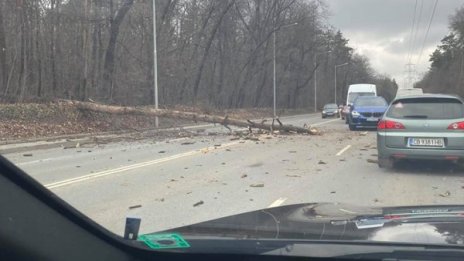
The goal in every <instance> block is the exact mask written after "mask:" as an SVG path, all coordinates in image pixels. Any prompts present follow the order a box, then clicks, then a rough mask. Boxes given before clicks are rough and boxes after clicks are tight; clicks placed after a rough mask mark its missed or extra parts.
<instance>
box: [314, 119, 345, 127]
mask: <svg viewBox="0 0 464 261" xmlns="http://www.w3.org/2000/svg"><path fill="white" fill-rule="evenodd" d="M334 121H340V119H339V118H336V119H333V120H329V121H322V122H317V123H314V124H309V125H310V126H318V125H323V124H326V123H330V122H334Z"/></svg>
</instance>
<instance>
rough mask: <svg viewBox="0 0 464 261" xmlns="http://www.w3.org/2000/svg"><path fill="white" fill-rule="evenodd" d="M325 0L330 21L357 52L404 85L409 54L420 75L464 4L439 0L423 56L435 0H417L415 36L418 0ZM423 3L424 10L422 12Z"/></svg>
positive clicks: (425, 69)
mask: <svg viewBox="0 0 464 261" xmlns="http://www.w3.org/2000/svg"><path fill="white" fill-rule="evenodd" d="M325 2H326V3H327V5H328V7H329V12H330V17H329V23H330V24H331V25H332V26H334V27H335V28H337V29H340V30H341V31H342V33H343V34H344V35H345V37H346V38H348V39H349V45H350V46H351V47H353V48H355V50H356V52H357V53H359V54H363V55H366V56H367V57H369V59H370V61H371V64H372V66H373V67H374V69H375V70H376V71H377V72H379V73H383V74H387V75H390V76H392V77H394V78H395V79H396V81H397V83H398V84H399V85H400V86H402V85H404V76H405V75H406V73H405V71H406V66H405V65H406V63H408V54H409V53H411V63H413V64H416V65H415V69H416V71H417V72H418V74H417V75H418V77H420V76H421V75H422V74H423V73H424V72H426V71H427V69H428V68H429V65H430V63H429V61H428V59H429V56H430V54H431V53H432V52H433V51H434V50H435V48H436V46H437V45H438V44H439V43H440V40H441V39H442V38H443V37H444V36H445V35H446V34H447V33H448V32H449V27H448V24H449V17H450V16H451V15H453V14H454V12H455V10H456V9H457V8H458V7H461V6H463V5H464V0H439V1H438V4H437V8H436V11H435V15H434V18H433V21H432V25H431V27H430V32H429V34H428V36H427V39H426V41H425V44H424V51H423V54H422V56H421V58H419V54H420V51H421V48H422V45H423V43H424V37H425V32H426V31H427V27H428V24H429V21H430V17H431V15H432V10H433V6H434V4H435V0H417V2H418V4H417V12H416V26H415V27H414V30H413V34H412V37H411V28H412V24H413V17H414V7H415V3H416V0H325ZM421 5H422V14H421V16H419V14H420V10H421ZM417 26H418V27H417ZM416 29H417V30H416ZM414 36H415V37H414ZM414 38H415V41H414V43H413V44H412V42H413V41H412V40H414ZM411 46H412V47H411ZM410 50H412V52H410Z"/></svg>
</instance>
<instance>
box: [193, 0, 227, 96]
mask: <svg viewBox="0 0 464 261" xmlns="http://www.w3.org/2000/svg"><path fill="white" fill-rule="evenodd" d="M234 3H235V0H232V1H231V2H230V3H229V4H228V5H227V6H226V7H225V8H224V10H222V13H221V15H220V16H219V20H218V21H217V23H216V24H215V26H214V28H213V31H212V32H211V35H210V36H209V39H208V42H207V43H206V48H205V52H204V53H203V57H202V58H201V62H200V68H199V69H198V72H197V75H196V77H195V83H194V85H193V104H195V103H196V100H197V97H198V89H199V87H200V80H201V75H202V73H203V68H204V67H205V63H206V58H207V57H208V54H209V49H210V48H211V44H212V43H213V40H214V37H215V36H216V32H217V30H218V29H219V26H220V25H221V23H222V19H223V18H224V16H225V15H226V14H227V12H228V11H229V9H230V8H231V7H232V5H234Z"/></svg>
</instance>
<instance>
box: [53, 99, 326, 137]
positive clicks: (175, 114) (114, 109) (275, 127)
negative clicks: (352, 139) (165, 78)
mask: <svg viewBox="0 0 464 261" xmlns="http://www.w3.org/2000/svg"><path fill="white" fill-rule="evenodd" d="M61 102H65V103H69V104H72V105H73V106H76V108H77V109H79V110H84V111H93V112H102V113H110V114H132V115H144V116H153V117H155V116H158V117H167V118H174V119H183V120H191V121H194V122H198V121H202V122H207V123H215V124H221V125H223V126H224V127H226V128H228V129H229V130H231V129H230V128H229V125H231V126H237V127H244V128H248V129H249V130H250V131H251V130H252V129H253V128H256V129H263V130H268V131H271V132H273V131H283V132H296V133H306V134H311V135H318V134H319V133H320V132H319V131H318V130H317V129H315V128H311V127H308V128H302V127H298V126H293V125H284V124H282V122H281V121H280V120H279V119H278V118H277V119H275V120H272V122H271V123H267V121H266V120H263V121H261V122H254V121H252V120H250V119H245V120H243V119H234V118H230V117H228V116H225V117H224V116H217V115H208V114H200V113H195V112H184V111H175V110H169V109H154V108H149V107H124V106H114V105H104V104H99V103H93V102H81V101H71V100H62V101H61ZM276 123H277V124H276Z"/></svg>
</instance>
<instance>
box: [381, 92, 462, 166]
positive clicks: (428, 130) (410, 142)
mask: <svg viewBox="0 0 464 261" xmlns="http://www.w3.org/2000/svg"><path fill="white" fill-rule="evenodd" d="M377 150H378V164H379V167H381V168H383V167H393V166H394V164H395V162H397V161H398V160H402V159H423V160H448V161H452V162H455V163H460V164H462V162H463V159H464V105H463V100H462V99H461V98H459V97H456V96H451V95H438V94H427V95H418V96H405V97H400V98H396V99H395V100H394V101H393V102H392V103H391V104H390V106H389V108H388V109H387V112H386V113H385V115H384V116H383V117H382V119H381V120H380V121H379V123H378V126H377Z"/></svg>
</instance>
